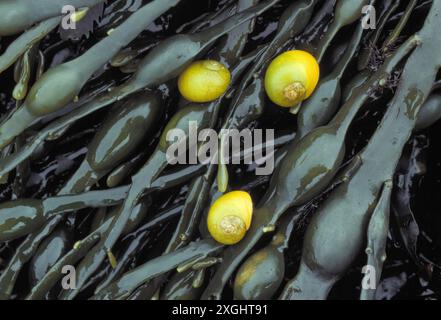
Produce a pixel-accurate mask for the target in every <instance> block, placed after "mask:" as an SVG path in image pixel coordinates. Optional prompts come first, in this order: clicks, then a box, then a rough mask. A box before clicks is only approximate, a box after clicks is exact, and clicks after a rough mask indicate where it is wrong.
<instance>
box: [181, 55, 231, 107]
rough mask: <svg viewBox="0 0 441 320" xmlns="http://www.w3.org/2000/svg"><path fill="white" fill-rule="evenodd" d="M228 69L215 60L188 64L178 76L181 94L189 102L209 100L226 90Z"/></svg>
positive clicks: (228, 83)
mask: <svg viewBox="0 0 441 320" xmlns="http://www.w3.org/2000/svg"><path fill="white" fill-rule="evenodd" d="M230 82H231V74H230V71H228V69H227V68H226V67H225V66H224V65H223V64H222V63H220V62H218V61H215V60H200V61H195V62H193V63H192V64H190V65H189V66H188V67H187V68H186V69H185V70H184V72H182V74H181V75H180V76H179V79H178V88H179V92H180V93H181V95H182V96H183V97H184V98H185V99H187V100H188V101H191V102H210V101H213V100H216V99H217V98H219V97H220V96H221V95H223V94H224V93H225V91H227V89H228V86H229V85H230Z"/></svg>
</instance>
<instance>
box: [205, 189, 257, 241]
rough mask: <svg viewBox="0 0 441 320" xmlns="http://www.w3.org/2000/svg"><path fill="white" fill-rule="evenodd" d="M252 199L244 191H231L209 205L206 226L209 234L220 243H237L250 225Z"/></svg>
mask: <svg viewBox="0 0 441 320" xmlns="http://www.w3.org/2000/svg"><path fill="white" fill-rule="evenodd" d="M252 214H253V201H252V199H251V196H250V195H249V194H248V193H247V192H245V191H231V192H228V193H225V194H224V195H222V196H221V197H219V198H218V199H217V200H216V201H215V202H214V203H213V205H212V206H211V208H210V210H209V212H208V217H207V226H208V231H209V232H210V234H211V236H212V237H213V238H214V239H215V240H216V241H217V242H220V243H222V244H228V245H230V244H235V243H238V242H239V241H240V240H242V238H243V237H244V236H245V233H246V232H247V230H248V229H249V227H250V225H251V218H252Z"/></svg>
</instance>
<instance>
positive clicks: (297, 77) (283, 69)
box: [265, 50, 320, 107]
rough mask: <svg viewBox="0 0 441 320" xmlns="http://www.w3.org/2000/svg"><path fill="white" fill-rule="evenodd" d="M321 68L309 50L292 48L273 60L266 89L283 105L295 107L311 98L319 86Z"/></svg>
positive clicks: (266, 75)
mask: <svg viewBox="0 0 441 320" xmlns="http://www.w3.org/2000/svg"><path fill="white" fill-rule="evenodd" d="M319 75H320V68H319V65H318V63H317V60H316V59H315V58H314V57H313V56H312V55H311V54H310V53H308V52H306V51H302V50H290V51H286V52H284V53H282V54H280V55H279V56H277V57H276V58H275V59H274V60H273V61H271V63H270V65H269V66H268V69H267V70H266V73H265V91H266V93H267V95H268V97H269V98H270V100H271V101H272V102H274V103H275V104H277V105H279V106H281V107H294V106H296V105H297V104H299V103H300V102H301V101H303V100H305V99H307V98H309V96H311V94H312V93H313V91H314V89H315V87H316V86H317V83H318V80H319Z"/></svg>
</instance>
